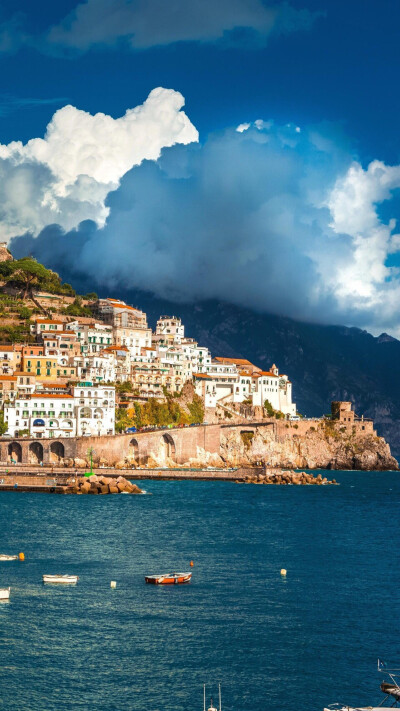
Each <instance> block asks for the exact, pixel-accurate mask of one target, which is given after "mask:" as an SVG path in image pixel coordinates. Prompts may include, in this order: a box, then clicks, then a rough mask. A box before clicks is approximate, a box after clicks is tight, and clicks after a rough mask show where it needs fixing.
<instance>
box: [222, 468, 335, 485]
mask: <svg viewBox="0 0 400 711" xmlns="http://www.w3.org/2000/svg"><path fill="white" fill-rule="evenodd" d="M236 483H237V484H243V483H244V484H278V485H281V486H288V485H290V484H292V485H294V486H307V485H310V484H314V485H316V486H324V485H326V484H337V481H336V479H331V480H329V479H327V478H326V476H324V477H323V476H322V475H321V474H318V475H317V476H314V475H313V474H307V472H293V471H286V470H284V469H273V470H271V469H266V471H265V472H262V473H260V474H257V476H252V475H251V474H249V475H247V476H245V477H244V478H243V479H237V480H236Z"/></svg>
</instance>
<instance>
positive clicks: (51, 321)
mask: <svg viewBox="0 0 400 711" xmlns="http://www.w3.org/2000/svg"><path fill="white" fill-rule="evenodd" d="M36 323H56V324H58V325H59V326H63V325H64V323H65V321H57V320H56V319H52V318H37V319H36Z"/></svg>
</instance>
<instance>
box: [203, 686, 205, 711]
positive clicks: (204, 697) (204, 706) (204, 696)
mask: <svg viewBox="0 0 400 711" xmlns="http://www.w3.org/2000/svg"><path fill="white" fill-rule="evenodd" d="M203 709H204V711H206V685H205V684H203Z"/></svg>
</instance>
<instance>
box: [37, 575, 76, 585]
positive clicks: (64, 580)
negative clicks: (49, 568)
mask: <svg viewBox="0 0 400 711" xmlns="http://www.w3.org/2000/svg"><path fill="white" fill-rule="evenodd" d="M43 582H44V583H58V584H60V585H74V583H76V582H78V576H77V575H43Z"/></svg>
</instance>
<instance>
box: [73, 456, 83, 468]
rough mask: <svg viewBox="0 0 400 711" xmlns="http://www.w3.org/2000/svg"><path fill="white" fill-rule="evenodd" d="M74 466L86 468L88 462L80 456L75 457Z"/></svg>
mask: <svg viewBox="0 0 400 711" xmlns="http://www.w3.org/2000/svg"><path fill="white" fill-rule="evenodd" d="M74 466H75V467H77V469H85V468H86V462H85V460H84V459H80V458H79V457H75V459H74Z"/></svg>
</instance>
